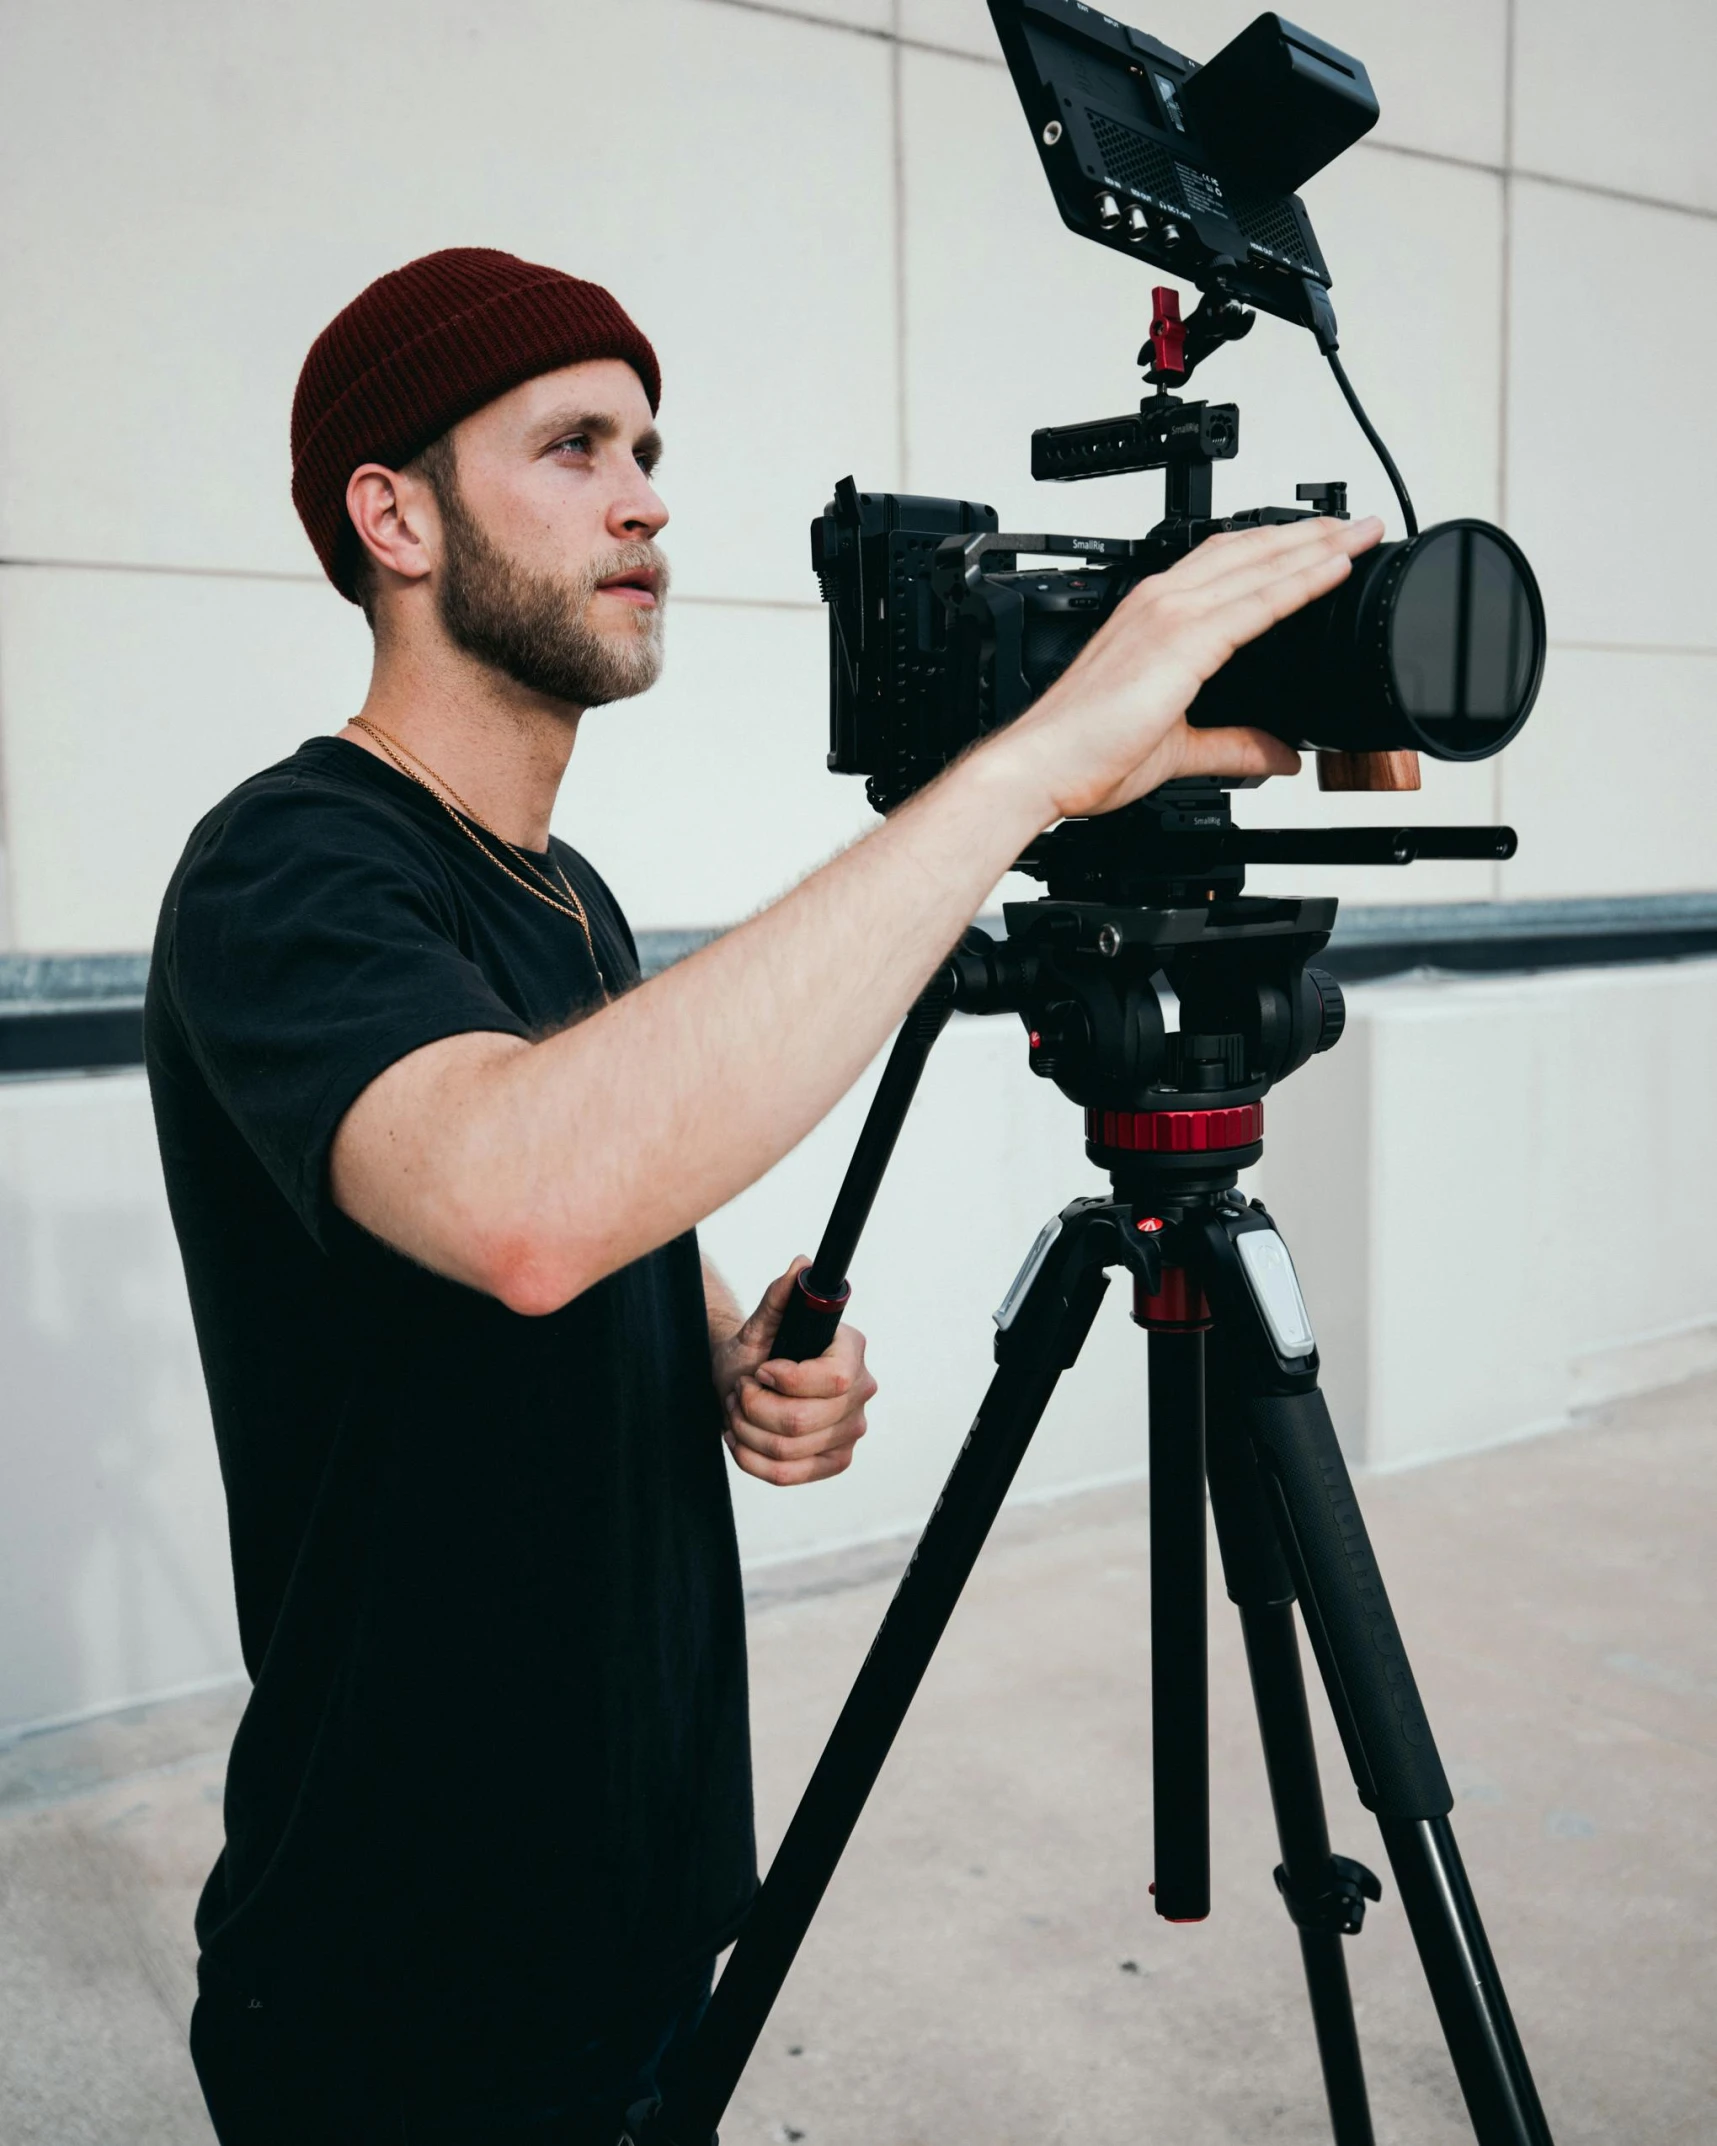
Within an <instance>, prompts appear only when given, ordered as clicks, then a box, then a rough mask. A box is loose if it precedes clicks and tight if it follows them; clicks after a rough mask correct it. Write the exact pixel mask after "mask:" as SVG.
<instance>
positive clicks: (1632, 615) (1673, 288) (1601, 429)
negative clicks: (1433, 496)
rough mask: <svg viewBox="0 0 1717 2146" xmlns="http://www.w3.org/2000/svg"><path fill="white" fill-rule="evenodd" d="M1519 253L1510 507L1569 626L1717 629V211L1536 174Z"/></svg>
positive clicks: (1576, 636) (1628, 638)
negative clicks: (1585, 188)
mask: <svg viewBox="0 0 1717 2146" xmlns="http://www.w3.org/2000/svg"><path fill="white" fill-rule="evenodd" d="M1512 259H1513V283H1514V302H1513V331H1512V332H1513V366H1512V370H1511V382H1510V394H1509V417H1508V502H1509V522H1510V526H1511V528H1512V529H1513V531H1514V534H1515V535H1516V536H1517V537H1518V538H1519V539H1520V541H1521V543H1522V544H1523V545H1524V546H1525V547H1526V550H1527V552H1528V554H1529V555H1530V556H1531V558H1532V559H1533V561H1534V563H1535V565H1536V566H1537V569H1538V573H1539V577H1540V579H1541V580H1542V582H1543V584H1544V595H1545V603H1546V605H1547V607H1548V609H1549V614H1550V631H1551V635H1552V637H1553V638H1554V639H1557V640H1565V641H1567V640H1571V641H1586V642H1591V641H1597V642H1619V643H1626V644H1634V645H1637V644H1640V643H1668V644H1671V645H1679V646H1689V645H1691V646H1696V647H1703V648H1709V647H1712V646H1714V645H1717V516H1713V514H1712V513H1711V511H1710V477H1711V472H1712V471H1713V469H1717V398H1714V397H1713V396H1712V393H1711V366H1712V361H1711V352H1712V350H1713V348H1714V347H1717V219H1714V218H1709V217H1700V216H1690V215H1684V214H1679V213H1677V212H1676V211H1674V210H1670V209H1653V208H1641V207H1637V206H1635V205H1633V204H1632V203H1628V202H1618V201H1610V200H1606V199H1604V198H1602V197H1600V196H1594V195H1591V194H1580V193H1575V192H1573V191H1571V190H1570V189H1568V188H1566V187H1554V186H1540V185H1535V184H1533V183H1531V182H1530V181H1526V180H1521V181H1517V182H1516V185H1515V188H1514V245H1513V253H1512ZM1652 294H1656V297H1655V298H1654V297H1653V295H1652ZM1636 303H1637V304H1638V305H1639V306H1640V307H1641V308H1643V309H1644V310H1643V312H1641V313H1639V314H1636V313H1634V312H1632V311H1631V310H1630V309H1631V308H1632V307H1633V306H1635V304H1636Z"/></svg>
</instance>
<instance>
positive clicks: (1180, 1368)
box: [1149, 1333, 1210, 1922]
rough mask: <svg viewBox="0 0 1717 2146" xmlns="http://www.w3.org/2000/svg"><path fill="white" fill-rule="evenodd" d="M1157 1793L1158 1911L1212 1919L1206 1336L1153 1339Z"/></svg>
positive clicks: (1173, 1918)
mask: <svg viewBox="0 0 1717 2146" xmlns="http://www.w3.org/2000/svg"><path fill="white" fill-rule="evenodd" d="M1149 1364H1150V1396H1151V1790H1152V1812H1153V1827H1154V1832H1155V1865H1156V1876H1155V1883H1154V1885H1153V1887H1152V1891H1153V1894H1154V1896H1155V1901H1156V1910H1157V1913H1158V1914H1159V1915H1161V1916H1162V1917H1163V1918H1164V1919H1165V1920H1166V1921H1168V1922H1202V1921H1203V1920H1204V1918H1205V1917H1206V1916H1207V1915H1208V1914H1209V1913H1210V1686H1209V1664H1208V1659H1207V1657H1208V1643H1207V1633H1206V1629H1205V1623H1206V1609H1205V1518H1204V1336H1203V1334H1201V1333H1153V1334H1152V1335H1151V1337H1150V1344H1149Z"/></svg>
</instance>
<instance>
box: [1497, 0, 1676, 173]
mask: <svg viewBox="0 0 1717 2146" xmlns="http://www.w3.org/2000/svg"><path fill="white" fill-rule="evenodd" d="M1515 41H1516V42H1515V51H1516V73H1515V82H1516V89H1515V112H1514V154H1515V159H1516V161H1517V162H1518V163H1519V164H1520V165H1521V166H1522V167H1523V168H1524V169H1525V170H1527V171H1545V172H1555V173H1556V174H1558V176H1560V177H1562V178H1566V179H1574V180H1579V181H1583V182H1584V183H1585V184H1586V185H1588V186H1593V185H1597V186H1616V187H1622V188H1624V189H1626V190H1627V191H1628V192H1630V193H1638V194H1652V195H1656V196H1657V197H1658V198H1660V199H1662V200H1667V201H1685V202H1693V203H1697V204H1699V205H1701V206H1702V207H1704V208H1707V209H1717V128H1713V126H1712V124H1711V101H1712V92H1713V89H1714V88H1717V8H1712V7H1710V6H1709V5H1706V4H1704V0H1697V4H1695V5H1692V6H1689V5H1687V4H1685V0H1637V4H1636V5H1634V6H1632V7H1630V8H1628V10H1627V11H1626V14H1625V15H1623V14H1620V13H1618V11H1617V10H1616V9H1615V8H1613V7H1608V6H1606V5H1604V0H1516V15H1515Z"/></svg>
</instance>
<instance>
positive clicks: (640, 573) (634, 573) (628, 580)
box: [596, 566, 660, 607]
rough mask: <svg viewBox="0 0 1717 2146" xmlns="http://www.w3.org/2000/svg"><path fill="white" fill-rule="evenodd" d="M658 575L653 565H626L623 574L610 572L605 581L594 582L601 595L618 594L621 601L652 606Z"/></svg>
mask: <svg viewBox="0 0 1717 2146" xmlns="http://www.w3.org/2000/svg"><path fill="white" fill-rule="evenodd" d="M659 578H660V577H659V576H658V575H657V573H656V570H655V568H654V567H653V566H633V567H628V569H627V570H626V572H625V573H623V574H610V575H609V577H608V579H607V580H606V581H599V582H598V583H597V584H596V588H597V593H598V594H599V595H602V596H618V597H619V599H620V600H621V602H622V603H630V604H640V605H643V606H646V607H650V606H653V605H654V604H655V601H656V588H657V582H658V580H659Z"/></svg>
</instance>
